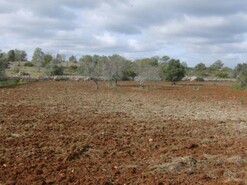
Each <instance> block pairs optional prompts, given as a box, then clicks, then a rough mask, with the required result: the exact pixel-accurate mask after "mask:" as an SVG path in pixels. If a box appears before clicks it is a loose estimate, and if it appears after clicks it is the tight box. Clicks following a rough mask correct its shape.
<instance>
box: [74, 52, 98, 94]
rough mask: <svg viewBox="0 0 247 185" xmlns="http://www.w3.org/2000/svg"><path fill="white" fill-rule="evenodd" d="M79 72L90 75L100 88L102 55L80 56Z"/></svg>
mask: <svg viewBox="0 0 247 185" xmlns="http://www.w3.org/2000/svg"><path fill="white" fill-rule="evenodd" d="M79 73H80V74H83V75H86V76H88V77H89V78H90V79H91V80H92V81H93V82H94V83H95V86H96V89H99V77H100V57H99V56H98V55H94V56H91V55H85V56H83V57H82V58H80V69H79Z"/></svg>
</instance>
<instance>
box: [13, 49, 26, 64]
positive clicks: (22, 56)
mask: <svg viewBox="0 0 247 185" xmlns="http://www.w3.org/2000/svg"><path fill="white" fill-rule="evenodd" d="M26 60H27V53H26V51H24V50H18V49H15V61H18V62H21V61H26Z"/></svg>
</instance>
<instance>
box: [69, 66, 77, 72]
mask: <svg viewBox="0 0 247 185" xmlns="http://www.w3.org/2000/svg"><path fill="white" fill-rule="evenodd" d="M69 69H70V71H77V69H78V67H77V65H71V66H69Z"/></svg>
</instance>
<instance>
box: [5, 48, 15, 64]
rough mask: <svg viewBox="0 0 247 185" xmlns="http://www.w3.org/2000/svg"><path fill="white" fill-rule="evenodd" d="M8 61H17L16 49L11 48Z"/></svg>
mask: <svg viewBox="0 0 247 185" xmlns="http://www.w3.org/2000/svg"><path fill="white" fill-rule="evenodd" d="M7 57H8V59H7V60H8V61H9V62H14V61H15V50H13V49H12V50H9V51H8V53H7Z"/></svg>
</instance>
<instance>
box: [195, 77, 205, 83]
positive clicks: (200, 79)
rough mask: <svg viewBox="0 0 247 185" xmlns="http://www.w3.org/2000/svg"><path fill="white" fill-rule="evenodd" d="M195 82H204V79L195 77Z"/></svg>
mask: <svg viewBox="0 0 247 185" xmlns="http://www.w3.org/2000/svg"><path fill="white" fill-rule="evenodd" d="M195 81H197V82H204V81H205V80H204V78H202V77H197V78H196V79H195Z"/></svg>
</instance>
